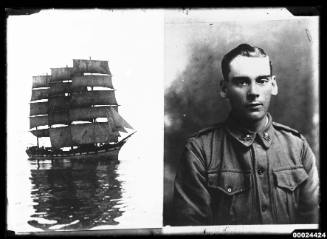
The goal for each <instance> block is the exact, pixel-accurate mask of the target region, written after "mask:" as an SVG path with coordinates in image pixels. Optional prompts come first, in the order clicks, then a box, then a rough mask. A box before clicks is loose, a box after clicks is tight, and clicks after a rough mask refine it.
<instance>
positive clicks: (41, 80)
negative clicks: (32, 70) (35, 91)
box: [32, 75, 51, 88]
mask: <svg viewBox="0 0 327 239" xmlns="http://www.w3.org/2000/svg"><path fill="white" fill-rule="evenodd" d="M50 79H51V75H41V76H33V83H32V87H33V88H38V87H48V86H49V82H50Z"/></svg>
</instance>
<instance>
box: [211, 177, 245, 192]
mask: <svg viewBox="0 0 327 239" xmlns="http://www.w3.org/2000/svg"><path fill="white" fill-rule="evenodd" d="M208 186H209V187H211V188H215V189H219V190H221V191H222V192H224V193H226V194H227V195H234V194H236V193H240V192H243V191H246V190H247V189H249V188H250V174H249V173H242V172H231V171H219V172H214V173H209V174H208Z"/></svg>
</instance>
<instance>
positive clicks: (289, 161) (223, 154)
mask: <svg viewBox="0 0 327 239" xmlns="http://www.w3.org/2000/svg"><path fill="white" fill-rule="evenodd" d="M268 119H269V121H268V124H267V125H266V127H265V129H264V130H262V131H261V132H258V133H253V132H249V131H246V130H244V129H241V128H238V126H237V122H235V121H233V120H232V119H228V120H227V121H226V122H225V123H222V124H219V125H216V126H215V127H212V128H207V129H204V130H202V131H199V132H198V133H197V134H195V135H194V136H193V137H191V138H189V139H188V142H187V144H186V146H185V150H184V153H183V157H182V159H181V162H180V165H179V169H178V171H177V175H176V179H175V187H174V188H175V192H174V201H173V203H174V208H173V213H174V218H175V221H174V224H175V225H222V224H223V225H227V224H284V223H287V224H291V223H318V196H319V195H318V194H319V178H318V172H317V168H316V162H315V157H314V154H313V153H312V151H311V149H310V147H309V145H308V143H307V141H306V140H305V139H304V137H303V136H302V135H300V134H299V133H298V132H297V131H295V130H293V129H291V128H289V127H287V126H284V125H281V124H277V123H273V122H272V119H271V116H270V115H269V114H268Z"/></svg>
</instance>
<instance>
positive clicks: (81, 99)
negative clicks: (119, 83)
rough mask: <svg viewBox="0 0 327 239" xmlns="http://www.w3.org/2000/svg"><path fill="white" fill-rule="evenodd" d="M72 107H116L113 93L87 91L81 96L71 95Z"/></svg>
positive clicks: (77, 94)
mask: <svg viewBox="0 0 327 239" xmlns="http://www.w3.org/2000/svg"><path fill="white" fill-rule="evenodd" d="M71 105H72V106H73V107H83V106H90V105H117V101H116V97H115V92H114V91H113V90H108V91H88V92H85V93H83V94H79V93H73V94H72V98H71Z"/></svg>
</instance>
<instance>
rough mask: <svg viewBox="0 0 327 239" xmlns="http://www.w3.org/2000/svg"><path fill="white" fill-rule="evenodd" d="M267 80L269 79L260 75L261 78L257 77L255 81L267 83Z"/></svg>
mask: <svg viewBox="0 0 327 239" xmlns="http://www.w3.org/2000/svg"><path fill="white" fill-rule="evenodd" d="M268 81H269V79H268V78H267V77H262V78H259V79H257V80H256V82H257V83H258V84H265V83H267V82H268Z"/></svg>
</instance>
